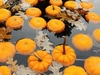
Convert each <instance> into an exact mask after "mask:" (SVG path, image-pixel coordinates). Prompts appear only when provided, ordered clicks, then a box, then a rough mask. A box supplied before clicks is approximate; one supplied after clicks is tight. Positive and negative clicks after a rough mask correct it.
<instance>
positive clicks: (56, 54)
mask: <svg viewBox="0 0 100 75" xmlns="http://www.w3.org/2000/svg"><path fill="white" fill-rule="evenodd" d="M64 38H65V37H64ZM52 57H53V60H55V61H56V62H58V63H61V64H62V65H64V66H69V65H72V64H74V62H75V59H76V54H75V51H74V50H73V48H71V47H70V46H67V45H64V44H63V45H58V46H56V47H55V48H54V50H53V51H52Z"/></svg>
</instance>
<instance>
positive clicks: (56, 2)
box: [49, 0, 63, 6]
mask: <svg viewBox="0 0 100 75" xmlns="http://www.w3.org/2000/svg"><path fill="white" fill-rule="evenodd" d="M49 3H50V4H51V5H56V6H61V5H62V4H63V1H62V0H49Z"/></svg>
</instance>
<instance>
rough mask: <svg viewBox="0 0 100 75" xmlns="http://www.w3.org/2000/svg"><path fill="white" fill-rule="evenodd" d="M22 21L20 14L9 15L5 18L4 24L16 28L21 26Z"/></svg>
mask: <svg viewBox="0 0 100 75" xmlns="http://www.w3.org/2000/svg"><path fill="white" fill-rule="evenodd" d="M23 23H24V20H23V18H21V17H20V16H11V17H10V18H8V19H7V21H6V26H7V27H11V28H13V29H15V30H17V29H21V28H22V26H23V25H24V24H23Z"/></svg>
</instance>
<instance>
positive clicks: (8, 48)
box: [0, 42, 16, 62]
mask: <svg viewBox="0 0 100 75" xmlns="http://www.w3.org/2000/svg"><path fill="white" fill-rule="evenodd" d="M15 53H16V49H15V46H14V45H13V44H12V43H11V42H0V62H6V61H7V59H8V57H10V58H13V57H14V55H15Z"/></svg>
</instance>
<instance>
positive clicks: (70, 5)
mask: <svg viewBox="0 0 100 75" xmlns="http://www.w3.org/2000/svg"><path fill="white" fill-rule="evenodd" d="M64 6H65V7H66V8H67V9H70V10H73V9H77V8H78V4H77V2H75V1H66V2H65V3H64Z"/></svg>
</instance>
